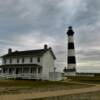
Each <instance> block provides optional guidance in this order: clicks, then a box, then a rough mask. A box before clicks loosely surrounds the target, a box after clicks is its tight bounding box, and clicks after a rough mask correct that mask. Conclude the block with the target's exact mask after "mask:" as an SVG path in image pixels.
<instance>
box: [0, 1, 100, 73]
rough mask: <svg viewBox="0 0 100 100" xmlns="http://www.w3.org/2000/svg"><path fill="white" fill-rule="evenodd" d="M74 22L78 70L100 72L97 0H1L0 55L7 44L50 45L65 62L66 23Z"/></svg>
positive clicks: (61, 62)
mask: <svg viewBox="0 0 100 100" xmlns="http://www.w3.org/2000/svg"><path fill="white" fill-rule="evenodd" d="M69 25H72V26H73V30H74V32H75V35H74V41H75V47H76V58H77V71H90V72H91V71H92V72H100V0H0V55H3V54H5V53H7V50H8V48H12V49H13V51H14V50H29V49H40V48H43V45H44V44H48V46H51V47H52V49H53V51H54V53H55V55H56V57H57V60H56V62H55V66H56V67H57V69H58V70H59V71H61V70H62V69H63V68H64V67H65V66H66V64H67V62H66V59H67V57H66V56H67V35H66V31H67V27H68V26H69Z"/></svg>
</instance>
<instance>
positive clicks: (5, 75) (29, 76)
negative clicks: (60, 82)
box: [0, 73, 41, 79]
mask: <svg viewBox="0 0 100 100" xmlns="http://www.w3.org/2000/svg"><path fill="white" fill-rule="evenodd" d="M0 77H2V78H7V79H8V78H22V79H41V74H35V73H19V74H13V73H12V74H9V73H0Z"/></svg>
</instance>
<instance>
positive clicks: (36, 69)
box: [36, 67, 38, 78]
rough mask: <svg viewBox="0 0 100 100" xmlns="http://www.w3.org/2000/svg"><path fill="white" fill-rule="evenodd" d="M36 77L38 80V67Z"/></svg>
mask: <svg viewBox="0 0 100 100" xmlns="http://www.w3.org/2000/svg"><path fill="white" fill-rule="evenodd" d="M36 77H37V78H38V67H36Z"/></svg>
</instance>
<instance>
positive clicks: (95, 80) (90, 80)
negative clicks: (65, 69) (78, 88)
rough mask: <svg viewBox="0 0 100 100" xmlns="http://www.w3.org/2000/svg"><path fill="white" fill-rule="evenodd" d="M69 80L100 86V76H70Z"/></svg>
mask: <svg viewBox="0 0 100 100" xmlns="http://www.w3.org/2000/svg"><path fill="white" fill-rule="evenodd" d="M68 79H70V80H71V81H77V82H81V83H89V84H100V76H94V77H89V76H68Z"/></svg>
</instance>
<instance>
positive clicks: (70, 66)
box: [67, 26, 76, 73]
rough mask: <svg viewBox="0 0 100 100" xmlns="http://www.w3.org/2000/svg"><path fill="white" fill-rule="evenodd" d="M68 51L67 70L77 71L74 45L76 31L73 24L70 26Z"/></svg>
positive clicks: (70, 71)
mask: <svg viewBox="0 0 100 100" xmlns="http://www.w3.org/2000/svg"><path fill="white" fill-rule="evenodd" d="M67 35H68V52H67V72H69V73H75V72H76V57H75V47H74V31H73V29H72V27H71V26H69V27H68V31H67Z"/></svg>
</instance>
